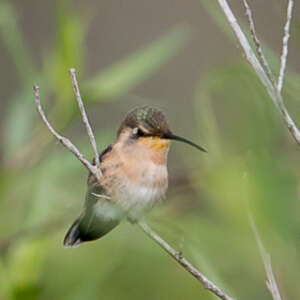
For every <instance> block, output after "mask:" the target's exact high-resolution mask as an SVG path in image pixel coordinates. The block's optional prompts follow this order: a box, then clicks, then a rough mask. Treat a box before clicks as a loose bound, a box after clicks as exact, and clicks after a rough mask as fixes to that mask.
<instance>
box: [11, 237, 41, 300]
mask: <svg viewBox="0 0 300 300" xmlns="http://www.w3.org/2000/svg"><path fill="white" fill-rule="evenodd" d="M45 250H46V244H45V242H44V241H41V240H36V241H29V240H26V241H23V242H22V244H20V245H18V247H16V248H14V249H13V251H11V252H10V255H9V261H10V266H9V273H10V278H11V281H12V287H13V291H12V292H13V299H37V296H38V295H39V293H40V288H39V280H40V278H41V277H40V273H41V268H42V264H43V261H44V258H45V254H46V251H45ZM23 297H24V298H23Z"/></svg>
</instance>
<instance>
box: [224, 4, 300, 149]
mask: <svg viewBox="0 0 300 300" xmlns="http://www.w3.org/2000/svg"><path fill="white" fill-rule="evenodd" d="M218 3H219V5H220V7H221V9H222V10H223V12H224V14H225V17H226V18H227V20H228V22H229V24H230V26H231V28H232V30H233V32H234V33H235V35H236V37H237V39H238V41H239V42H240V44H241V46H242V48H243V50H244V53H245V55H246V58H247V60H248V61H249V63H250V64H251V65H252V67H253V69H254V71H255V72H256V74H257V76H258V77H259V79H260V80H261V82H262V84H263V85H264V86H265V88H266V90H267V92H268V94H269V96H270V98H271V100H272V102H273V103H274V105H275V107H276V108H277V109H278V111H279V112H280V113H281V115H282V117H283V120H284V122H285V123H286V126H287V128H288V130H289V131H290V133H291V134H292V136H293V137H294V139H295V140H296V142H297V143H298V145H300V131H299V129H298V127H297V125H296V124H295V122H294V120H293V119H292V117H291V116H290V114H289V112H288V110H287V108H286V107H285V105H284V103H283V99H282V96H281V93H280V92H279V91H278V89H277V86H276V85H275V84H273V82H272V81H271V80H270V79H269V77H268V75H267V73H266V72H265V70H264V68H263V66H262V65H261V63H260V61H259V59H258V58H257V57H256V55H255V53H254V51H253V49H252V48H251V46H250V43H249V41H248V39H247V38H246V36H245V34H244V32H243V31H242V29H241V26H240V25H239V23H238V22H237V20H236V17H235V16H234V14H233V12H232V10H231V9H230V7H229V5H228V3H227V0H218ZM249 9H250V8H249ZM252 36H253V34H252Z"/></svg>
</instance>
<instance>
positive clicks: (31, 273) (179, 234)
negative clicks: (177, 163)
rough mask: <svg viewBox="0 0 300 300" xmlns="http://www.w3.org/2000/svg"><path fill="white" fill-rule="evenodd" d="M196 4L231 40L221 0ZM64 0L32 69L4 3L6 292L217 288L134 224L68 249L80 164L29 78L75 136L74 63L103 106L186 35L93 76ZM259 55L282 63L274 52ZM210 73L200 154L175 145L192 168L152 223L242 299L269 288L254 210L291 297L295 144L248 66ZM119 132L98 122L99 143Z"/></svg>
mask: <svg viewBox="0 0 300 300" xmlns="http://www.w3.org/2000/svg"><path fill="white" fill-rule="evenodd" d="M203 3H204V5H205V7H206V8H207V9H208V12H209V13H210V14H211V17H212V19H214V20H215V21H216V23H217V24H218V26H219V27H220V28H221V29H222V30H223V31H224V33H225V34H226V35H227V36H228V37H230V38H231V39H232V38H233V36H232V35H231V33H230V31H229V30H227V29H228V27H227V24H226V23H225V22H224V18H223V16H222V14H219V10H218V9H217V7H216V6H215V4H216V3H215V2H214V1H203ZM71 4H72V3H71V2H70V1H59V0H57V1H56V10H55V12H54V14H55V18H56V26H57V27H56V29H55V33H56V36H55V41H54V43H53V46H52V47H51V49H48V50H47V51H46V50H43V56H42V59H41V61H42V64H41V68H40V69H37V68H36V66H35V65H34V64H33V62H32V57H31V53H30V51H29V50H28V49H27V46H26V43H25V41H24V40H25V39H24V38H23V36H22V32H21V30H20V28H19V26H18V18H17V14H16V12H15V10H14V6H13V4H12V3H11V2H10V1H2V2H1V3H0V34H1V40H2V41H3V44H4V45H5V47H6V48H7V50H8V53H9V54H10V56H11V58H12V60H13V62H14V64H15V67H16V74H17V80H18V85H19V88H18V89H17V91H16V93H15V94H14V95H13V97H12V98H11V99H10V101H9V104H8V108H7V110H6V118H5V120H4V121H3V123H4V132H3V139H4V141H3V146H4V147H3V148H4V149H3V152H4V159H3V169H2V170H1V172H0V207H1V210H0V225H1V226H0V236H1V238H0V299H7V300H13V299H16V300H18V299H22V300H24V299H28V300H29V299H30V300H31V299H32V300H35V299H53V298H55V299H64V300H68V299H72V300H74V299H75V300H77V299H78V300H80V299H91V300H93V299H99V298H103V299H107V300H110V299H111V300H113V299H124V300H125V299H145V300H147V299H149V300H150V299H174V300H180V299H215V297H213V296H212V295H211V294H209V293H208V292H207V291H206V290H204V289H203V288H202V287H201V286H200V285H199V283H198V282H197V281H196V280H194V279H193V278H192V277H191V276H190V275H189V274H188V273H186V272H185V271H184V270H183V269H182V268H181V267H179V266H178V265H177V264H176V263H174V262H173V261H172V260H171V259H170V258H169V257H168V256H167V255H166V254H165V253H164V252H162V251H161V249H160V248H159V247H157V245H155V244H154V243H153V242H152V241H150V240H149V239H148V238H147V237H145V236H144V234H143V233H141V232H139V230H138V229H137V228H135V226H131V225H128V224H122V226H119V227H118V228H116V229H115V230H114V231H113V232H112V233H111V234H110V235H108V236H106V237H104V238H103V239H102V240H100V241H98V242H95V243H90V244H87V245H83V246H81V247H79V248H77V249H74V250H73V249H72V250H65V249H63V247H62V239H63V236H64V234H65V232H66V230H67V227H68V226H69V225H70V223H71V222H72V221H73V220H74V218H75V217H77V215H78V213H79V211H80V209H81V207H82V201H83V199H84V193H85V188H86V187H85V183H86V175H87V174H86V173H87V172H86V170H85V169H84V168H83V167H82V166H81V164H80V163H79V162H78V161H77V160H76V159H75V158H74V157H73V156H72V155H71V154H70V153H68V152H67V151H66V150H65V149H63V148H62V147H61V145H58V143H56V142H53V140H52V137H51V136H50V134H49V132H48V130H47V129H46V128H45V127H44V125H43V124H42V122H41V120H40V119H39V118H38V116H37V114H36V112H35V107H34V102H33V96H32V92H31V85H32V83H33V81H35V83H37V84H39V85H40V87H41V96H42V103H43V106H44V107H45V110H46V111H47V112H48V113H47V115H48V116H49V119H50V120H51V122H52V124H53V125H54V126H55V128H56V129H58V130H59V131H60V132H62V133H63V134H65V133H66V132H67V135H68V136H69V134H70V135H71V136H74V135H73V133H74V131H72V130H74V128H73V127H72V126H70V125H74V123H76V121H79V118H78V109H77V107H76V102H75V99H74V95H73V91H72V87H71V83H70V79H69V76H68V73H67V71H68V69H69V68H70V67H75V68H76V69H77V70H78V72H79V74H78V75H79V76H78V77H79V79H80V87H81V91H82V95H83V98H84V103H85V104H87V106H88V107H90V106H91V105H93V108H95V109H97V107H98V106H100V108H102V107H104V108H105V106H106V105H108V104H107V103H104V102H112V101H115V100H117V99H118V98H120V97H121V96H122V95H124V94H126V93H127V92H129V91H130V90H131V89H133V88H134V87H136V86H138V85H139V84H141V83H142V82H143V81H144V80H146V79H147V78H149V77H150V76H152V75H153V74H154V72H156V71H157V70H159V69H160V68H161V67H162V66H163V64H164V63H166V62H167V61H168V60H169V59H170V58H171V57H172V56H174V55H175V54H176V53H178V51H179V50H180V49H181V48H182V47H183V46H184V45H185V44H186V41H187V37H188V34H187V31H186V30H185V29H183V28H175V29H173V30H171V31H170V32H168V33H166V34H164V35H163V36H161V37H158V38H156V39H155V40H154V41H148V43H147V44H146V45H143V46H142V47H140V48H139V49H137V50H136V51H134V52H133V53H129V54H128V55H126V56H125V57H123V58H122V59H121V60H120V61H117V62H115V63H113V64H112V65H111V66H108V67H107V68H106V69H105V70H100V71H99V73H97V74H95V75H94V76H91V77H88V76H86V74H85V73H86V71H85V69H86V66H85V60H84V57H86V48H85V47H84V45H85V39H86V35H87V30H88V25H89V23H90V21H91V20H90V18H89V17H82V15H81V14H80V12H79V11H78V10H76V9H75V8H74V7H73V6H72V5H71ZM232 41H235V40H234V39H232ZM264 48H265V49H268V48H267V47H265V46H264ZM266 52H267V53H266V56H267V57H268V59H269V60H270V62H271V66H272V68H273V69H274V70H278V56H277V55H276V54H274V53H273V51H271V50H269V49H268V50H267V51H266ZM24 70H26V72H24ZM210 70H211V71H210V72H209V73H207V74H206V75H205V76H203V77H202V78H201V80H199V82H198V83H197V84H196V86H195V102H194V104H195V107H194V116H195V120H196V126H195V128H196V132H195V135H196V136H197V139H198V138H199V140H201V144H202V143H203V145H205V146H207V148H208V154H207V155H205V156H204V155H199V156H196V155H194V156H193V157H192V156H190V155H189V153H190V152H183V153H181V154H182V156H181V157H180V160H181V161H182V163H183V164H185V165H186V170H184V169H183V170H180V172H182V173H183V175H182V174H179V175H181V177H184V180H185V182H186V183H187V184H188V187H184V188H183V189H180V186H175V185H173V186H172V185H171V186H170V193H169V196H168V198H169V199H170V201H168V203H167V204H165V205H164V206H161V207H160V208H159V209H157V210H154V211H153V212H152V214H151V216H150V220H151V225H152V226H153V227H154V228H155V229H157V230H158V231H159V232H160V233H161V234H162V236H163V237H165V238H166V240H168V241H170V243H171V244H172V245H174V247H175V248H178V249H179V250H182V251H183V254H184V255H185V256H187V257H188V258H190V259H191V261H192V262H193V263H194V264H195V265H197V266H198V267H199V269H200V270H201V271H203V272H204V273H205V274H206V275H207V276H208V277H209V278H210V279H212V280H214V281H215V282H216V283H217V284H218V285H219V286H221V287H222V288H224V290H226V291H228V292H229V293H230V294H232V295H234V296H235V297H236V298H238V299H249V300H250V299H251V300H252V299H270V296H269V294H268V291H267V290H266V287H265V284H264V279H265V275H264V270H263V265H262V262H261V259H260V257H259V254H258V249H257V245H256V242H255V240H254V237H253V233H252V232H251V229H250V226H249V220H248V214H249V212H252V214H253V216H254V218H255V220H256V221H257V226H258V228H259V230H260V232H261V235H262V238H263V241H264V243H265V246H266V248H267V250H268V251H269V252H270V253H271V254H272V262H273V266H274V269H275V272H276V275H277V277H278V281H279V282H280V288H281V289H282V291H283V292H284V296H285V298H286V299H297V295H299V294H300V287H299V286H298V285H297V281H298V278H299V276H300V272H299V270H300V263H299V262H300V254H299V253H300V251H299V249H300V248H299V247H300V244H299V242H298V240H299V213H298V211H299V204H298V203H299V199H298V198H299V182H298V177H299V171H298V159H297V158H298V155H299V153H298V148H297V147H296V146H295V145H294V144H293V140H292V139H291V138H290V136H289V133H288V132H287V130H286V128H285V127H284V125H283V123H282V121H281V119H280V116H279V115H278V113H277V111H276V110H275V109H274V107H273V104H272V103H271V101H270V99H269V98H268V95H267V93H266V91H265V90H264V87H263V86H262V85H261V84H260V82H259V81H258V79H257V78H256V75H255V74H254V73H253V71H252V70H251V69H250V67H249V66H247V65H246V64H236V65H224V66H221V67H220V66H216V67H215V69H213V68H211V69H210ZM299 89H300V76H299V75H298V74H296V73H295V72H291V71H289V72H288V76H287V77H286V82H285V90H284V93H285V97H286V99H287V100H288V101H289V103H288V105H289V107H290V106H291V107H299V100H298V95H299V93H300V90H299ZM47 101H48V102H47ZM96 105H97V107H96ZM181 105H182V104H181ZM291 111H292V112H294V111H293V110H291ZM90 113H91V115H92V114H93V113H94V111H90ZM295 114H296V113H295ZM76 124H77V123H76ZM76 124H75V125H76ZM114 129H115V128H114ZM114 134H115V133H114V132H113V129H110V130H107V129H104V130H101V132H100V134H99V135H98V136H97V141H98V143H99V144H98V146H99V149H103V148H104V147H105V146H106V145H108V144H109V143H110V142H111V141H112V140H113V136H114ZM200 137H201V138H200ZM72 140H73V141H74V143H75V144H76V145H78V147H79V149H81V150H83V153H84V154H86V155H87V157H92V151H91V147H90V146H89V144H88V143H87V139H86V137H85V138H84V140H83V138H81V136H78V135H77V136H76V134H75V137H74V138H72ZM52 142H53V143H52ZM183 149H184V148H183ZM189 150H190V149H187V150H186V151H189ZM183 151H185V150H183ZM198 157H199V158H198ZM172 163H174V161H172V162H170V164H172Z"/></svg>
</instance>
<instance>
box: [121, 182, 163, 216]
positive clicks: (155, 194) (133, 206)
mask: <svg viewBox="0 0 300 300" xmlns="http://www.w3.org/2000/svg"><path fill="white" fill-rule="evenodd" d="M165 192H166V188H163V187H149V186H143V185H137V184H134V183H129V184H128V186H127V188H126V192H125V193H124V194H123V195H122V198H123V199H122V206H123V208H124V209H125V210H126V211H127V212H128V215H129V216H130V217H132V218H133V219H138V218H139V217H140V216H141V215H143V214H144V213H145V211H147V210H148V209H150V208H151V207H153V205H154V204H156V203H157V202H159V201H160V200H161V199H162V198H163V197H164V195H165Z"/></svg>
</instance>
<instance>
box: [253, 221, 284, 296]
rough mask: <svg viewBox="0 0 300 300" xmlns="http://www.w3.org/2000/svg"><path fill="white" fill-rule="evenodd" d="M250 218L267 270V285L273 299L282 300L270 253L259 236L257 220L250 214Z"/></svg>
mask: <svg viewBox="0 0 300 300" xmlns="http://www.w3.org/2000/svg"><path fill="white" fill-rule="evenodd" d="M249 218H250V224H251V228H252V230H253V233H254V235H255V239H256V242H257V244H258V248H259V252H260V256H261V258H262V260H263V263H264V267H265V272H266V276H267V280H266V285H267V287H268V290H269V291H270V293H271V295H272V297H273V300H282V298H281V296H280V293H279V288H278V285H277V282H276V279H275V276H274V273H273V269H272V264H271V257H270V254H268V253H267V251H266V249H265V247H264V245H263V243H262V240H261V238H260V236H259V233H258V230H257V227H256V225H255V222H254V220H253V217H252V216H250V217H249Z"/></svg>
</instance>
